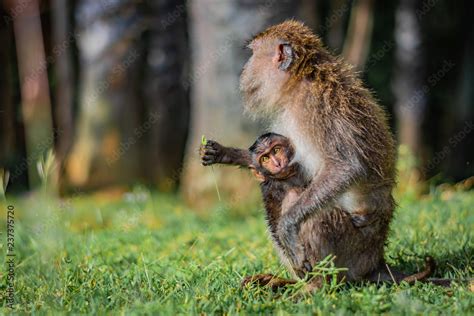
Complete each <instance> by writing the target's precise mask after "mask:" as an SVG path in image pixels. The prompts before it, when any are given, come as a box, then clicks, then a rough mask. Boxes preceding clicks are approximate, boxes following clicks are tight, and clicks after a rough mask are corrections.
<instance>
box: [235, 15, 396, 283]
mask: <svg viewBox="0 0 474 316" xmlns="http://www.w3.org/2000/svg"><path fill="white" fill-rule="evenodd" d="M249 48H251V49H252V51H253V55H252V57H251V58H250V59H249V61H248V62H247V64H246V65H245V67H244V70H243V72H242V76H241V84H240V86H241V90H242V93H243V97H244V101H245V107H246V111H247V112H248V113H250V114H252V115H254V116H255V117H257V118H263V119H267V120H268V121H269V122H270V123H271V126H272V128H273V130H274V131H275V132H277V133H280V134H282V135H285V136H286V137H288V138H290V140H291V141H292V143H293V144H294V145H295V146H296V160H297V162H299V163H300V164H301V165H302V166H303V168H304V169H305V170H306V177H307V178H308V179H310V180H311V181H310V184H309V185H308V188H307V189H305V191H304V192H303V193H302V194H301V196H300V198H299V199H298V201H297V202H296V203H295V204H294V205H293V206H291V207H290V208H289V209H288V210H283V213H284V214H283V215H282V217H281V218H280V222H279V227H278V228H277V235H278V237H279V240H280V241H281V242H282V244H283V248H284V250H285V255H286V256H287V257H288V258H290V261H291V265H292V267H294V268H295V269H296V270H302V269H304V265H305V263H306V262H308V261H309V262H310V263H311V265H313V264H315V263H316V262H318V261H319V260H321V259H322V258H324V257H325V255H327V254H334V255H336V257H337V259H336V265H337V266H339V267H346V268H348V271H347V275H346V277H347V278H346V279H347V280H363V279H364V278H365V277H366V276H367V275H371V274H374V273H375V274H378V275H379V276H381V275H383V278H384V280H385V279H387V278H388V277H389V276H388V274H387V271H386V269H384V268H383V267H384V259H383V257H384V244H385V242H386V239H387V233H388V230H389V224H390V222H391V221H392V217H393V211H394V208H395V202H394V199H393V197H392V189H393V186H394V185H395V162H396V150H395V142H394V139H393V136H392V134H391V132H390V129H389V127H388V123H387V117H386V114H385V112H384V111H383V109H382V108H381V107H380V106H379V105H378V104H377V102H376V101H375V100H374V98H373V96H372V94H371V93H370V91H368V90H367V89H366V88H365V87H364V86H363V84H362V82H361V80H360V79H359V78H358V77H357V75H356V74H355V72H354V71H353V69H352V67H351V66H350V65H348V64H347V63H346V62H344V61H343V60H342V59H341V58H339V57H335V56H333V55H332V54H330V53H329V52H328V51H327V50H326V49H325V48H324V47H323V45H322V43H321V41H320V39H319V38H318V37H317V36H316V35H314V34H313V33H312V32H311V30H310V29H309V28H307V27H306V26H304V25H303V24H302V23H300V22H297V21H292V20H290V21H286V22H283V23H281V24H278V25H275V26H272V27H270V28H268V29H267V30H265V31H263V32H262V33H260V34H258V35H257V36H255V38H254V39H253V40H252V41H251V43H250V44H249ZM289 48H290V49H289ZM309 218H311V220H309ZM354 218H357V219H359V220H360V221H359V222H358V225H356V226H355V225H353V223H354V221H353V219H354ZM301 233H303V234H307V235H308V236H311V237H308V238H306V244H305V245H304V247H305V249H307V250H306V251H304V254H303V255H300V254H299V253H300V252H299V251H296V249H297V242H298V241H297V239H298V236H299V235H300V234H301ZM396 281H400V278H399V279H397V280H396Z"/></svg>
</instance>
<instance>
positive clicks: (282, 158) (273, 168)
mask: <svg viewBox="0 0 474 316" xmlns="http://www.w3.org/2000/svg"><path fill="white" fill-rule="evenodd" d="M257 160H258V162H259V164H260V166H261V167H262V168H264V169H265V170H266V171H267V172H268V173H269V174H270V175H272V178H276V179H278V178H282V179H283V178H286V177H287V176H288V173H289V168H288V166H289V164H290V161H291V151H290V150H289V149H288V146H287V144H282V143H279V142H274V143H272V144H271V145H270V146H269V147H268V149H267V150H265V151H264V152H262V153H260V154H259V155H258V157H257Z"/></svg>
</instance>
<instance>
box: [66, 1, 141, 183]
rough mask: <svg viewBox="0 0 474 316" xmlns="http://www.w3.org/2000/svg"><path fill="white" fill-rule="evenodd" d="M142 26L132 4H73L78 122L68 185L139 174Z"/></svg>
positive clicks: (134, 177)
mask: <svg viewBox="0 0 474 316" xmlns="http://www.w3.org/2000/svg"><path fill="white" fill-rule="evenodd" d="M144 23H145V21H144V19H143V18H142V17H141V15H140V12H139V7H138V6H137V5H136V4H135V2H134V1H130V0H121V1H113V2H112V1H109V2H107V3H105V2H100V1H94V0H82V1H78V3H77V9H76V25H77V30H76V38H77V44H78V50H79V69H80V77H79V118H78V121H77V128H76V135H75V136H74V141H73V146H72V150H71V154H70V155H69V158H68V161H67V163H66V174H67V179H66V180H67V182H68V184H69V185H71V186H74V187H79V188H84V189H89V188H95V187H100V186H106V185H112V184H127V183H133V182H135V181H136V180H137V176H138V175H139V174H140V170H141V168H142V165H141V163H140V149H141V143H142V141H143V140H142V139H141V138H142V136H143V135H142V134H138V132H137V128H139V127H140V112H141V107H140V98H139V95H138V92H139V91H140V88H141V80H140V79H141V73H140V70H141V67H140V61H141V59H142V58H143V45H142V43H141V41H140V40H141V36H142V32H143V30H144V27H145V25H144Z"/></svg>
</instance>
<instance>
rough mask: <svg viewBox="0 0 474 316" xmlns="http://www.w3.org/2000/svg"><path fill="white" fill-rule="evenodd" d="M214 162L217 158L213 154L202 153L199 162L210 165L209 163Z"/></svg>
mask: <svg viewBox="0 0 474 316" xmlns="http://www.w3.org/2000/svg"><path fill="white" fill-rule="evenodd" d="M216 162H217V158H216V156H214V155H204V156H202V158H201V163H202V164H203V165H204V166H210V165H213V164H215V163H216Z"/></svg>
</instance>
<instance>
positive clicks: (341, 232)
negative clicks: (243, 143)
mask: <svg viewBox="0 0 474 316" xmlns="http://www.w3.org/2000/svg"><path fill="white" fill-rule="evenodd" d="M294 155H295V150H294V147H293V145H292V144H291V142H290V140H289V139H288V138H286V137H284V136H282V135H279V134H275V133H267V134H264V135H262V136H260V137H258V139H257V140H256V141H255V143H254V144H253V145H252V146H250V148H249V150H248V151H247V150H242V149H236V148H230V147H224V146H222V145H220V144H219V143H217V142H215V141H211V140H210V141H208V142H207V143H206V144H205V145H204V146H202V147H201V159H202V163H203V165H212V164H216V163H220V164H229V165H238V166H244V167H248V168H250V169H251V170H252V172H253V173H254V175H255V177H256V178H257V179H258V180H259V181H260V188H261V191H262V196H263V202H264V206H265V212H266V221H267V225H268V228H269V232H270V234H271V237H272V241H273V244H274V246H275V248H276V249H277V251H278V253H279V255H280V258H281V260H282V262H283V263H284V264H285V265H286V266H287V267H288V269H289V271H290V273H291V274H292V275H293V277H294V278H296V277H299V278H304V277H305V275H306V273H307V272H308V271H311V270H312V267H313V266H314V265H316V264H317V263H318V262H319V261H320V260H322V259H324V258H325V257H326V256H327V255H330V254H332V255H335V256H336V259H335V263H336V266H338V267H347V266H346V265H345V262H346V261H348V260H351V258H350V256H351V253H352V252H356V251H360V250H361V248H363V247H366V246H367V245H365V244H364V243H363V242H362V241H363V234H364V231H363V226H359V222H360V218H357V215H353V214H349V213H348V212H345V211H343V210H342V209H340V208H338V207H336V206H335V207H334V208H333V209H332V210H331V211H326V212H321V213H320V214H317V215H315V216H312V217H310V218H308V219H307V220H306V221H305V222H304V223H303V224H302V226H301V230H300V231H299V234H298V242H297V244H296V245H297V246H296V247H297V249H294V251H295V253H297V254H298V255H300V256H302V257H304V258H305V259H306V260H305V262H304V264H303V266H304V270H303V269H299V268H298V267H295V266H292V264H291V261H290V260H289V258H288V257H287V255H286V253H285V251H284V249H283V247H282V244H281V241H280V240H279V237H278V233H277V228H278V224H279V221H280V218H281V216H282V215H283V214H284V213H285V212H286V211H287V210H289V209H290V208H291V207H292V205H293V204H294V203H295V202H296V201H297V200H298V198H299V196H300V194H301V193H302V192H303V191H304V190H305V189H306V187H307V186H308V184H309V181H310V180H309V179H307V178H305V173H304V171H303V170H302V167H301V165H300V164H299V163H296V162H294V161H293V158H294ZM353 216H355V219H354V218H352V217H353ZM426 264H427V267H426V270H425V271H422V272H420V273H418V274H415V275H412V276H406V275H403V274H401V273H399V272H397V271H394V270H393V271H392V270H390V274H393V278H394V279H393V281H395V282H399V281H407V282H414V281H416V280H422V279H424V278H426V277H428V276H429V275H431V273H432V272H433V269H434V262H433V260H432V259H431V258H430V257H429V258H427V262H426ZM380 269H381V270H384V272H385V273H387V269H389V268H388V267H386V266H385V267H380ZM338 277H340V278H341V279H342V278H346V279H349V280H354V278H351V272H348V273H340V275H339V276H338ZM378 278H380V276H379V275H378V274H377V273H376V272H374V273H373V274H371V275H368V276H367V277H366V278H364V280H369V281H370V280H371V281H377V280H378ZM359 280H360V279H359ZM322 281H323V280H322V279H321V278H317V277H314V278H312V279H311V280H310V281H309V283H308V288H307V290H312V289H314V288H318V287H320V285H321V282H322ZM382 281H386V279H384V280H382ZM295 282H296V281H295V280H292V279H283V278H279V277H276V276H274V275H272V274H258V275H254V276H250V277H246V278H245V279H244V280H243V281H242V285H245V284H247V283H257V284H259V285H265V286H269V287H272V288H278V287H282V286H285V285H288V284H293V283H295Z"/></svg>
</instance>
